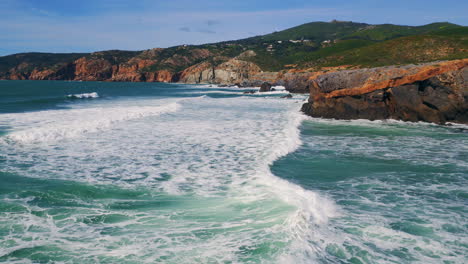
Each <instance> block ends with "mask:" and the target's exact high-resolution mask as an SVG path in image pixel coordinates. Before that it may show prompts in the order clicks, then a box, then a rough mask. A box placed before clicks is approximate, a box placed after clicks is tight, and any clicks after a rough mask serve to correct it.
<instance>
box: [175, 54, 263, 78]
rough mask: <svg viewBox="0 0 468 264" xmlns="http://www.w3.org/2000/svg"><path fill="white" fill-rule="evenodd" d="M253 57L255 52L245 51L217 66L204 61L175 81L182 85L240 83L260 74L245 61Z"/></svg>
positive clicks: (254, 65)
mask: <svg viewBox="0 0 468 264" xmlns="http://www.w3.org/2000/svg"><path fill="white" fill-rule="evenodd" d="M254 56H256V54H255V52H253V51H246V52H243V53H241V54H240V55H239V56H237V57H235V58H232V59H228V60H227V61H225V62H222V63H219V64H215V63H213V62H209V61H204V62H201V63H199V64H196V65H193V66H191V67H189V68H187V69H185V70H183V71H182V72H181V73H179V75H178V78H177V81H178V82H182V83H220V84H234V83H240V82H243V81H245V80H249V79H250V78H252V77H253V76H255V75H257V74H259V73H261V72H262V70H261V69H260V67H259V66H257V65H256V64H254V63H252V62H249V61H246V60H245V59H248V58H250V57H254Z"/></svg>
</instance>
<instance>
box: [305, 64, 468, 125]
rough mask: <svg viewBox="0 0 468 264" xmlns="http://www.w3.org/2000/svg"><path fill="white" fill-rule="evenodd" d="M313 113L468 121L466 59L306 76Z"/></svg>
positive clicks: (310, 112)
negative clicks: (307, 77)
mask: <svg viewBox="0 0 468 264" xmlns="http://www.w3.org/2000/svg"><path fill="white" fill-rule="evenodd" d="M305 83H306V86H308V87H309V88H310V98H309V102H308V103H306V104H304V106H303V107H302V110H303V111H304V112H305V113H306V114H308V115H310V116H313V117H325V118H338V119H361V118H362V119H371V120H375V119H398V120H404V121H427V122H433V123H439V124H442V123H446V122H459V123H468V59H463V60H454V61H445V62H434V63H426V64H422V65H407V66H392V67H379V68H372V69H358V70H345V71H337V72H332V73H325V74H319V75H317V74H313V73H311V74H310V77H309V79H308V80H307V81H306V82H305Z"/></svg>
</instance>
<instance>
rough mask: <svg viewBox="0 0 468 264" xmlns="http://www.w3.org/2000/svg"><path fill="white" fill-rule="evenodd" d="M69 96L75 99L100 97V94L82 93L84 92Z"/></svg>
mask: <svg viewBox="0 0 468 264" xmlns="http://www.w3.org/2000/svg"><path fill="white" fill-rule="evenodd" d="M67 97H68V98H73V99H89V98H99V94H98V93H96V92H92V93H82V94H69V95H67Z"/></svg>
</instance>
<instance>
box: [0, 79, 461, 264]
mask: <svg viewBox="0 0 468 264" xmlns="http://www.w3.org/2000/svg"><path fill="white" fill-rule="evenodd" d="M244 90H250V89H239V88H219V87H215V86H212V87H210V86H207V85H205V86H202V85H200V86H190V85H175V84H159V83H158V84H155V83H100V82H48V81H43V82H42V81H41V82H37V81H0V262H1V263H464V262H466V261H467V255H468V241H467V235H466V234H467V232H466V231H467V228H468V223H467V221H466V220H465V219H466V218H467V198H468V189H467V187H466V186H467V181H468V134H467V130H466V127H464V126H452V127H441V126H436V125H430V124H419V123H418V124H411V123H402V122H395V121H393V122H368V121H352V122H346V121H333V120H322V119H311V118H307V117H305V116H303V115H302V114H300V113H299V109H300V107H301V105H302V102H303V101H304V100H305V99H306V97H304V96H300V95H295V96H294V98H293V99H282V98H280V97H281V96H282V95H285V94H287V92H286V91H284V90H279V91H276V92H272V93H267V94H262V95H259V94H254V95H245V94H243V93H242V92H243V91H244ZM94 93H95V94H94Z"/></svg>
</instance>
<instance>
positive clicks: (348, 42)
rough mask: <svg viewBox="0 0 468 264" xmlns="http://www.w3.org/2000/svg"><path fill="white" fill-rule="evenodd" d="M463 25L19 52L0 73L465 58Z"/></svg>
mask: <svg viewBox="0 0 468 264" xmlns="http://www.w3.org/2000/svg"><path fill="white" fill-rule="evenodd" d="M467 38H468V27H464V26H459V25H455V24H451V23H448V22H441V23H432V24H428V25H424V26H402V25H392V24H382V25H369V24H365V23H355V22H343V21H332V22H312V23H307V24H303V25H300V26H297V27H293V28H290V29H286V30H282V31H279V32H274V33H271V34H267V35H263V36H256V37H251V38H246V39H240V40H233V41H224V42H219V43H210V44H204V45H183V46H175V47H170V48H166V49H150V50H145V51H119V50H109V51H101V52H94V53H69V54H66V53H62V54H59V53H57V54H56V53H22V54H14V55H9V56H4V57H0V78H4V79H5V78H6V79H8V78H9V76H11V74H10V73H11V72H14V73H15V74H23V75H25V76H27V75H28V74H30V73H31V72H32V71H33V70H34V69H36V70H46V69H50V70H57V69H59V68H60V67H64V66H65V65H67V64H69V63H72V62H73V61H75V60H77V59H78V58H81V57H86V58H87V59H89V60H95V61H98V60H104V61H106V62H107V65H109V64H110V65H129V64H132V63H137V62H136V61H141V60H149V61H151V63H149V64H147V65H150V66H147V67H145V68H140V69H138V71H139V72H155V71H158V70H167V71H169V72H171V73H177V72H180V71H182V70H184V69H186V68H187V67H190V66H192V65H195V64H197V63H200V62H203V61H209V62H211V63H212V64H214V65H217V64H220V63H222V62H224V61H227V60H229V59H231V58H234V57H236V56H238V55H239V54H241V53H242V52H244V51H246V50H252V51H254V52H255V54H256V56H253V57H248V58H243V59H244V60H248V61H251V62H253V63H255V64H257V65H258V66H260V68H261V69H262V70H264V71H280V70H283V69H290V68H299V69H300V68H311V67H312V68H320V67H329V66H340V65H350V66H358V67H372V66H383V65H392V64H407V63H419V62H428V61H435V60H445V59H458V58H467V57H468V54H467V50H468V40H467Z"/></svg>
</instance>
